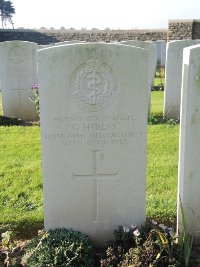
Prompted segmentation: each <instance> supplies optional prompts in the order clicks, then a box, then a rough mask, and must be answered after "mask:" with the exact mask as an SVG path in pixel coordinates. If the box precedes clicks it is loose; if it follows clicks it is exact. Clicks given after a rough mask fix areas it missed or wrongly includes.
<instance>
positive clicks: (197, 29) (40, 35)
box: [0, 19, 200, 45]
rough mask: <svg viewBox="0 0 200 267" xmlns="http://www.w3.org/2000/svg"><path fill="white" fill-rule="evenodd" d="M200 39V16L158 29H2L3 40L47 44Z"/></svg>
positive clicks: (1, 39) (0, 38) (1, 36)
mask: <svg viewBox="0 0 200 267" xmlns="http://www.w3.org/2000/svg"><path fill="white" fill-rule="evenodd" d="M183 39H189V40H191V39H200V20H193V19H191V20H169V24H168V29H158V30H21V29H17V30H3V29H0V42H4V41H11V40H23V41H30V42H35V43H38V44H39V45H46V44H49V43H57V42H63V41H71V40H78V41H87V42H100V41H103V42H120V41H124V40H141V41H158V40H163V41H172V40H183Z"/></svg>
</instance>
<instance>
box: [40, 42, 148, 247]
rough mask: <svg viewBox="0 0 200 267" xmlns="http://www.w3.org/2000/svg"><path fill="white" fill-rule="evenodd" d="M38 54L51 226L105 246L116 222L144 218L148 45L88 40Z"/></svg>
mask: <svg viewBox="0 0 200 267" xmlns="http://www.w3.org/2000/svg"><path fill="white" fill-rule="evenodd" d="M38 54H39V84H40V87H41V90H40V105H41V129H42V147H43V177H44V216H45V228H46V229H49V228H56V227H68V228H73V229H75V230H80V231H82V232H84V233H86V234H89V235H90V236H91V237H92V239H93V241H94V243H95V244H96V245H99V246H102V245H105V242H106V241H108V240H109V239H111V238H112V231H113V229H114V228H116V227H117V226H118V225H124V226H130V225H131V224H132V223H133V222H134V223H137V224H140V223H142V222H144V221H145V206H146V193H145V191H146V189H145V176H146V127H147V106H148V105H147V102H148V101H147V90H146V86H147V64H146V58H147V51H146V50H145V49H140V48H135V47H130V46H119V45H115V44H98V43H93V44H91V43H90V44H76V45H66V46H59V47H56V48H50V49H44V50H41V51H39V52H38ZM141 76H142V79H141Z"/></svg>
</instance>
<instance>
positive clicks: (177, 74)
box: [164, 40, 200, 119]
mask: <svg viewBox="0 0 200 267" xmlns="http://www.w3.org/2000/svg"><path fill="white" fill-rule="evenodd" d="M199 43H200V40H179V41H172V42H169V43H167V56H166V68H165V91H164V117H165V118H169V119H171V118H173V119H180V102H181V80H182V62H183V49H184V48H185V47H187V46H191V45H195V44H199Z"/></svg>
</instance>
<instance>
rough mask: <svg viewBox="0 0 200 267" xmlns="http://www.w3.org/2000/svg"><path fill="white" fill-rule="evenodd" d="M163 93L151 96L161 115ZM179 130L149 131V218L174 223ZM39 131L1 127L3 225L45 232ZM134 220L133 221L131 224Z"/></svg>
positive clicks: (153, 128) (166, 127) (151, 128)
mask: <svg viewBox="0 0 200 267" xmlns="http://www.w3.org/2000/svg"><path fill="white" fill-rule="evenodd" d="M162 103H163V92H152V113H154V114H162ZM178 132H179V126H178V125H168V124H160V125H149V126H148V165H147V167H148V168H147V216H148V217H152V218H156V219H157V218H158V219H159V220H160V221H166V220H170V221H172V222H173V221H175V217H176V198H177V165H178ZM40 146H41V145H40V128H39V127H38V126H31V127H30V126H29V127H24V126H12V127H5V126H0V214H1V216H0V224H2V225H5V224H12V225H14V226H17V227H21V226H32V227H35V228H39V227H41V225H42V223H43V195H42V173H41V147H40ZM133 219H134V218H133Z"/></svg>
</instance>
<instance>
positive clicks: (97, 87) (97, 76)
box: [71, 53, 117, 112]
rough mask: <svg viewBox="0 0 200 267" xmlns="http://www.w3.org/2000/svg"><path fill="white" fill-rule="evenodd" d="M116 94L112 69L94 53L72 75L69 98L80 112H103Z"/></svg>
mask: <svg viewBox="0 0 200 267" xmlns="http://www.w3.org/2000/svg"><path fill="white" fill-rule="evenodd" d="M116 94H117V87H116V82H115V80H114V76H113V72H112V69H111V67H110V66H108V65H107V64H106V63H104V62H103V61H102V59H101V58H100V56H98V55H97V54H96V53H94V54H93V55H92V56H91V57H90V58H89V59H88V60H87V62H86V63H84V64H82V65H80V66H79V67H78V68H77V69H76V70H75V71H74V73H73V75H72V79H71V96H72V99H73V101H74V102H76V104H77V106H78V107H79V108H80V109H82V110H85V111H91V112H92V111H101V110H105V109H107V108H108V107H110V106H111V105H112V103H113V101H114V98H115V96H116Z"/></svg>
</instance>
